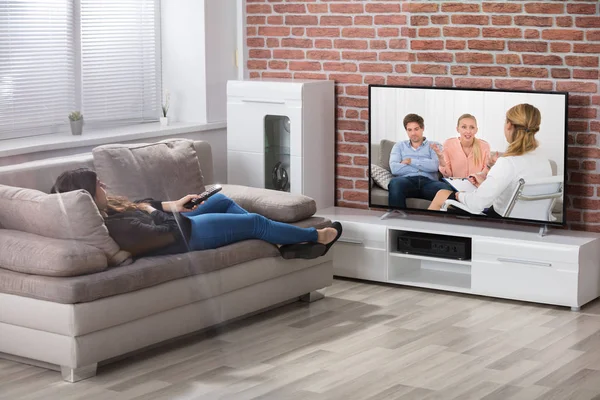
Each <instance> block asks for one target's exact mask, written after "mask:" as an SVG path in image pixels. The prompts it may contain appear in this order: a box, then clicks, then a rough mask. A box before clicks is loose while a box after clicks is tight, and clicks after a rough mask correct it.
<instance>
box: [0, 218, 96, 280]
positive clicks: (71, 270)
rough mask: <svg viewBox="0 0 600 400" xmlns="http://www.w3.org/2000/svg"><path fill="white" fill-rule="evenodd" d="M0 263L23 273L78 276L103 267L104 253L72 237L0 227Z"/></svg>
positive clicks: (4, 266)
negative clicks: (50, 235)
mask: <svg viewBox="0 0 600 400" xmlns="http://www.w3.org/2000/svg"><path fill="white" fill-rule="evenodd" d="M0 267H2V268H5V269H9V270H11V271H15V272H21V273H23V274H33V275H43V276H78V275H85V274H91V273H95V272H100V271H104V270H105V269H106V254H104V252H103V251H102V250H100V249H98V248H96V247H92V246H90V245H88V244H85V243H83V242H81V241H79V240H75V239H71V240H64V239H52V238H48V237H44V236H40V235H34V234H33V233H27V232H20V231H15V230H12V229H0Z"/></svg>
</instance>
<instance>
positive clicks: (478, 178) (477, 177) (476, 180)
mask: <svg viewBox="0 0 600 400" xmlns="http://www.w3.org/2000/svg"><path fill="white" fill-rule="evenodd" d="M485 178H486V176H485V175H484V174H482V173H481V172H478V173H476V174H473V175H469V177H468V179H469V182H471V183H472V184H473V185H474V186H475V187H479V185H481V184H482V183H483V181H485Z"/></svg>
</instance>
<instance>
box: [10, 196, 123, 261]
mask: <svg viewBox="0 0 600 400" xmlns="http://www.w3.org/2000/svg"><path fill="white" fill-rule="evenodd" d="M0 226H1V227H2V228H4V229H13V230H17V231H22V232H28V233H32V234H35V235H39V236H45V237H47V238H54V239H65V240H77V241H80V242H82V243H84V244H87V245H89V246H92V247H95V248H97V249H100V250H102V251H103V252H104V254H105V255H106V258H107V259H108V260H109V264H120V262H121V261H124V260H123V254H122V253H121V252H120V249H119V246H118V245H117V244H116V243H115V241H114V240H112V239H111V237H110V236H109V235H108V229H106V226H105V225H104V219H103V218H102V216H101V215H100V212H99V211H98V208H97V207H96V204H95V203H94V200H93V199H92V197H91V196H90V194H89V193H88V192H86V191H85V190H76V191H73V192H68V193H62V194H46V193H43V192H40V191H38V190H34V189H24V188H18V187H12V186H4V185H0ZM115 257H116V258H118V260H117V259H115ZM125 258H126V257H125ZM104 267H106V265H105V266H104Z"/></svg>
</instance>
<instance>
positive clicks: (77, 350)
mask: <svg viewBox="0 0 600 400" xmlns="http://www.w3.org/2000/svg"><path fill="white" fill-rule="evenodd" d="M193 147H194V149H195V152H196V154H197V156H198V160H199V164H200V168H201V172H202V175H203V178H204V184H207V185H209V184H211V183H214V182H213V163H212V155H211V149H210V146H209V145H208V143H206V142H202V141H197V142H194V143H193ZM82 166H87V167H90V168H94V160H93V157H92V155H91V154H84V155H78V156H71V157H65V158H60V159H50V160H43V161H35V162H30V163H24V164H19V165H14V166H8V167H1V168H0V185H10V186H18V187H25V188H31V189H38V190H41V191H44V192H46V193H48V191H49V189H50V188H51V185H52V183H53V182H54V180H55V178H56V177H57V176H58V175H59V174H60V173H61V172H62V171H65V170H69V169H74V168H78V167H82ZM223 192H224V193H225V194H229V195H230V196H231V197H233V198H234V199H235V200H236V201H238V202H240V203H241V204H242V205H243V206H245V207H247V208H249V209H250V211H255V210H253V209H252V208H253V207H258V208H259V209H260V204H261V202H262V205H263V209H264V205H265V203H264V201H265V199H266V200H267V203H266V204H268V202H269V201H271V202H278V201H280V202H283V203H284V204H288V205H289V207H290V213H292V212H293V210H294V208H295V207H296V208H297V206H298V204H303V206H302V207H303V208H304V210H306V207H307V204H308V207H309V208H311V209H313V208H314V209H316V206H314V204H311V203H310V202H311V200H310V199H308V198H306V197H305V196H298V195H290V194H283V193H280V192H276V193H274V192H273V191H268V190H265V189H255V188H245V187H240V186H233V185H224V189H223ZM84 194H85V195H86V196H87V193H84ZM312 203H314V202H312ZM313 212H314V210H313ZM328 223H329V221H327V220H324V219H322V218H316V217H310V218H304V219H303V220H301V221H298V222H295V224H297V225H300V226H315V227H320V226H325V225H327V224H328ZM2 226H3V225H2V220H1V219H0V228H2ZM2 231H4V232H2ZM0 233H4V234H5V237H14V238H15V239H14V240H16V241H17V242H15V243H17V244H18V238H19V235H28V236H27V237H28V238H29V239H31V238H32V237H33V238H34V239H35V235H34V236H32V235H33V234H31V233H22V232H17V231H16V230H13V231H12V232H11V231H7V230H6V229H0ZM37 239H39V241H40V242H43V241H44V240H45V241H48V240H57V239H49V238H44V237H41V236H38V238H37ZM111 240H112V239H111ZM32 242H36V241H35V240H32ZM71 242H73V241H71ZM65 243H66V242H65ZM82 246H83V245H82ZM85 246H87V245H85ZM17 247H18V246H17ZM330 254H331V253H330ZM330 254H328V255H326V256H324V257H320V258H317V259H314V260H284V259H282V258H281V257H280V255H279V252H278V250H277V249H276V248H275V246H273V245H270V244H268V243H266V242H262V241H259V240H250V241H245V242H240V243H236V244H233V245H230V246H225V247H222V248H219V249H215V250H206V251H199V252H190V253H185V254H177V255H169V256H159V257H146V258H140V259H137V260H135V262H133V263H131V264H129V265H121V266H116V267H108V268H106V269H104V270H102V271H100V272H95V273H89V274H84V275H75V276H43V275H38V274H32V273H24V272H16V271H15V268H12V270H11V269H10V268H7V266H3V265H0V357H4V358H11V359H15V360H18V361H21V362H25V363H30V364H34V365H39V366H43V367H47V368H52V369H57V370H58V369H60V370H61V371H62V374H63V378H64V379H65V380H66V381H69V382H75V381H78V380H81V379H85V378H88V377H91V376H94V375H95V374H96V370H97V367H98V364H99V363H100V364H102V363H105V362H108V361H110V360H111V359H113V358H115V357H117V356H122V355H124V354H127V353H130V352H133V351H136V350H139V349H142V348H145V347H147V346H151V345H155V344H157V343H159V342H162V341H166V340H169V339H172V338H176V337H179V336H182V335H186V334H189V333H192V332H195V331H198V330H201V329H204V328H207V327H210V326H214V325H216V324H220V323H223V322H225V321H229V320H232V319H235V318H238V317H242V316H244V315H247V314H249V313H254V312H257V311H259V310H262V309H265V308H269V307H272V306H274V305H278V304H281V303H283V302H288V301H294V300H297V299H299V298H301V299H304V300H309V301H311V300H314V299H318V298H319V293H318V292H316V290H317V289H320V288H323V287H326V286H329V285H330V284H331V283H332V277H333V273H332V260H331V255H330ZM24 256H31V255H30V254H29V255H24ZM39 257H42V258H43V251H42V252H41V254H40V255H39ZM36 261H39V260H36ZM65 262H66V261H65ZM70 262H72V260H70ZM36 264H39V265H38V268H40V265H41V267H42V268H43V266H44V263H43V262H40V263H36Z"/></svg>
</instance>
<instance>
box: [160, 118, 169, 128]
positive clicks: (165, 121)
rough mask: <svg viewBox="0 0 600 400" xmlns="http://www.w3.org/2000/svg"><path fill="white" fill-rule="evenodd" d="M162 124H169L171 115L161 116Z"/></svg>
mask: <svg viewBox="0 0 600 400" xmlns="http://www.w3.org/2000/svg"><path fill="white" fill-rule="evenodd" d="M160 125H161V126H168V125H169V117H160Z"/></svg>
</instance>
